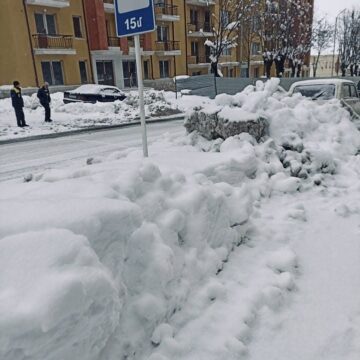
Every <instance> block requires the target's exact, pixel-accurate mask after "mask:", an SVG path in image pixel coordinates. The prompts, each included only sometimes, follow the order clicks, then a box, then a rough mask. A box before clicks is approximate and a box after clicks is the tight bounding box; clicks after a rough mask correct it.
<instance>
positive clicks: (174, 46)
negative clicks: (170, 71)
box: [155, 41, 181, 56]
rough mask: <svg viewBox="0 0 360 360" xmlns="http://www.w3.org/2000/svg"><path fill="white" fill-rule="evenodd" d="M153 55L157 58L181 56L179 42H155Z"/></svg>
mask: <svg viewBox="0 0 360 360" xmlns="http://www.w3.org/2000/svg"><path fill="white" fill-rule="evenodd" d="M155 54H156V55H158V56H179V55H181V50H180V41H156V43H155Z"/></svg>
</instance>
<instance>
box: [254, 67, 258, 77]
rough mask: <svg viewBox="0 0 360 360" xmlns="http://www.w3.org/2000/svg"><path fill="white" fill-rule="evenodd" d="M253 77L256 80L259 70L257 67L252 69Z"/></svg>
mask: <svg viewBox="0 0 360 360" xmlns="http://www.w3.org/2000/svg"><path fill="white" fill-rule="evenodd" d="M254 77H255V78H258V77H259V68H258V67H256V68H255V69H254Z"/></svg>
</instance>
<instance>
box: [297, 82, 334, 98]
mask: <svg viewBox="0 0 360 360" xmlns="http://www.w3.org/2000/svg"><path fill="white" fill-rule="evenodd" d="M293 93H294V94H297V93H300V94H301V95H302V96H305V97H309V98H312V99H313V100H316V99H322V100H330V99H332V98H333V97H334V96H335V85H333V84H319V85H299V86H295V87H294V90H293Z"/></svg>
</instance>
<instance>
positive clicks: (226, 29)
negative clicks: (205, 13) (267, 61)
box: [205, 0, 245, 77]
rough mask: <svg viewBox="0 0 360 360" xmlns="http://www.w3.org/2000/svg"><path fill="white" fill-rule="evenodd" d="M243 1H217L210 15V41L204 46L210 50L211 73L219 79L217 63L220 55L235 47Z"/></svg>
mask: <svg viewBox="0 0 360 360" xmlns="http://www.w3.org/2000/svg"><path fill="white" fill-rule="evenodd" d="M244 3H245V0H219V1H218V7H217V8H215V9H216V10H215V11H214V12H213V13H212V14H211V15H212V33H213V37H212V40H209V39H207V40H206V41H205V45H206V46H209V48H210V61H211V71H212V72H213V73H214V75H215V77H219V76H221V75H220V72H219V69H218V63H219V59H220V57H221V55H222V54H223V53H224V52H225V51H226V50H229V49H232V48H235V47H236V46H237V37H238V29H239V27H240V23H241V18H242V16H241V14H242V13H241V11H240V10H241V9H243V8H244Z"/></svg>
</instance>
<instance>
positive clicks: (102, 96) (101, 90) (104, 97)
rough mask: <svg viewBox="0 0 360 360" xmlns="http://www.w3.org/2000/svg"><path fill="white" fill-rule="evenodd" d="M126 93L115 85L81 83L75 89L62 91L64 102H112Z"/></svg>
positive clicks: (122, 97)
mask: <svg viewBox="0 0 360 360" xmlns="http://www.w3.org/2000/svg"><path fill="white" fill-rule="evenodd" d="M125 98H126V95H125V94H124V92H123V91H121V90H120V89H118V88H117V87H115V86H108V85H81V86H79V87H78V88H77V89H74V90H71V91H65V92H64V100H63V101H64V103H65V104H68V103H71V102H87V103H92V104H95V103H96V102H97V101H100V102H112V101H115V100H121V101H122V100H124V99H125Z"/></svg>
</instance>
